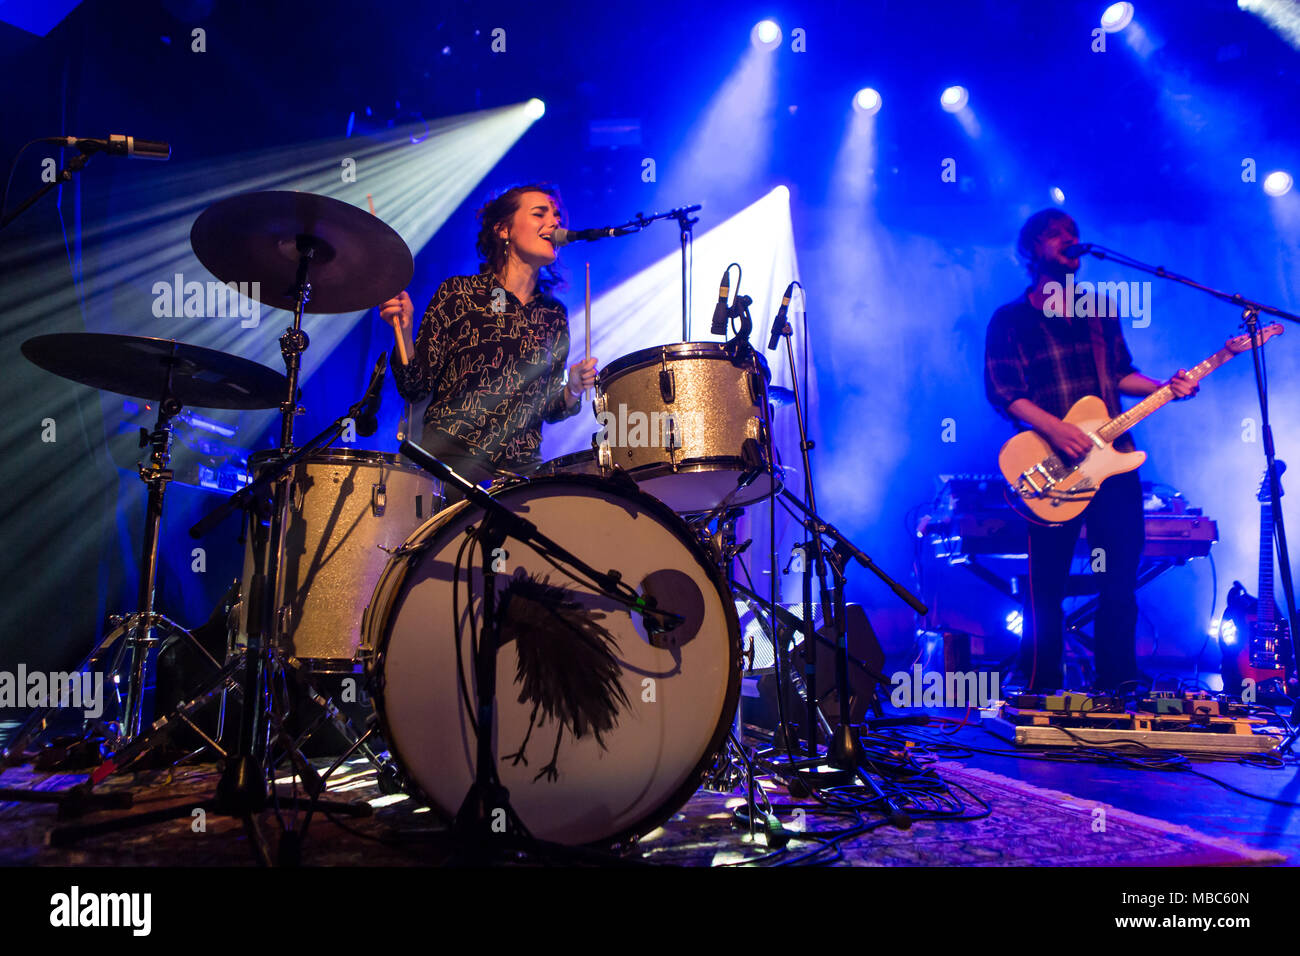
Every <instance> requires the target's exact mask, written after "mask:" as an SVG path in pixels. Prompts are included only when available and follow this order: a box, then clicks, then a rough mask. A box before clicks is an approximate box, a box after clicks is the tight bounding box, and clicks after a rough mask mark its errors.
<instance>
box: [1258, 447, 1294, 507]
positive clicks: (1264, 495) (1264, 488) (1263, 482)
mask: <svg viewBox="0 0 1300 956" xmlns="http://www.w3.org/2000/svg"><path fill="white" fill-rule="evenodd" d="M1273 464H1274V465H1276V466H1277V496H1278V497H1279V498H1281V497H1282V496H1283V495H1284V494H1286V492H1284V491H1283V490H1282V476H1283V475H1284V474H1286V462H1284V461H1283V460H1282V459H1280V458H1275V459H1273ZM1255 500H1257V501H1258V502H1259V503H1260V504H1268V503H1269V502H1270V501H1272V500H1273V496H1272V495H1270V494H1269V491H1268V472H1267V471H1265V472H1264V475H1263V477H1262V478H1260V479H1259V493H1258V494H1256V495H1255Z"/></svg>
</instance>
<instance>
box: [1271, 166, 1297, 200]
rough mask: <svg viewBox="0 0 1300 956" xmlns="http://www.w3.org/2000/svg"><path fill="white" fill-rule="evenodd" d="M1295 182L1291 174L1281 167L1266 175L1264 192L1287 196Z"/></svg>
mask: <svg viewBox="0 0 1300 956" xmlns="http://www.w3.org/2000/svg"><path fill="white" fill-rule="evenodd" d="M1294 184H1295V181H1294V180H1293V179H1292V178H1291V174H1290V173H1287V172H1283V171H1282V170H1280V169H1279V170H1277V171H1276V172H1272V173H1269V174H1268V175H1267V176H1265V177H1264V192H1266V193H1268V194H1269V195H1270V196H1285V195H1286V194H1287V193H1289V192H1290V191H1291V187H1292V186H1293V185H1294Z"/></svg>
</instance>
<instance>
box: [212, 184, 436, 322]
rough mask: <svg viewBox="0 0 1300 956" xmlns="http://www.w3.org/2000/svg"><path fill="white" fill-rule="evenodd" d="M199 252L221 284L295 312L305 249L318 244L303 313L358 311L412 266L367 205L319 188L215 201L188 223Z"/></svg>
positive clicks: (392, 288)
mask: <svg viewBox="0 0 1300 956" xmlns="http://www.w3.org/2000/svg"><path fill="white" fill-rule="evenodd" d="M190 245H191V246H193V247H194V254H195V255H196V256H198V257H199V261H200V262H202V263H203V264H204V265H205V266H207V267H208V270H209V271H210V272H211V273H212V274H213V275H214V276H216V277H217V278H218V279H220V280H221V281H222V282H250V283H251V282H256V283H257V284H258V286H257V291H256V294H254V295H253V296H252V298H254V299H256V300H257V301H259V302H261V303H263V304H264V305H269V306H271V307H272V308H276V309H284V310H286V311H288V312H292V311H293V308H294V298H295V293H296V288H297V274H298V261H299V258H300V256H301V249H302V248H303V247H305V246H307V245H310V246H311V247H312V249H313V256H312V259H311V265H310V267H309V271H308V274H307V280H308V281H309V282H310V283H311V298H310V299H308V300H307V306H306V308H305V309H304V311H306V312H313V313H330V312H358V311H361V310H362V309H370V308H373V307H374V306H377V305H379V304H380V303H381V302H384V301H385V300H387V299H391V298H392V297H393V296H395V295H397V293H399V292H401V291H402V289H404V288H406V285H407V283H409V282H410V281H411V276H412V275H413V274H414V272H415V263H414V262H413V261H412V259H411V250H410V249H409V248H407V245H406V243H405V242H403V241H402V237H401V236H399V235H398V234H397V233H396V232H395V231H394V230H393V228H392V227H391V226H389V225H388V224H387V223H386V222H384V221H383V220H382V219H380V218H378V217H377V216H372V215H370V213H368V212H366V211H365V210H363V209H358V208H357V207H356V206H353V205H350V204H348V203H345V202H342V201H341V200H338V199H332V198H330V197H329V196H320V195H317V194H316V193H303V192H292V191H287V190H280V191H277V190H271V191H266V192H252V193H243V194H242V195H239V196H231V197H229V198H228V199H222V200H220V201H219V202H215V203H213V204H212V205H211V206H209V207H208V208H207V209H205V210H203V212H202V213H200V215H199V218H198V219H196V220H195V221H194V226H193V227H192V228H191V229H190Z"/></svg>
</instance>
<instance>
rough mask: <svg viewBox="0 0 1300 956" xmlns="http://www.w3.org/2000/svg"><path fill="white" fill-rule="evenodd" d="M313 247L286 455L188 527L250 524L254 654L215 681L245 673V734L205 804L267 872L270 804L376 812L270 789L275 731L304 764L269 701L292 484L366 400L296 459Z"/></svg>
mask: <svg viewBox="0 0 1300 956" xmlns="http://www.w3.org/2000/svg"><path fill="white" fill-rule="evenodd" d="M317 248H318V246H317V244H316V241H315V240H314V239H313V238H312V237H310V236H299V237H298V251H299V261H298V273H297V280H296V281H297V289H296V297H295V303H294V324H293V327H292V328H290V329H288V330H286V331H285V333H284V335H283V336H281V338H280V349H281V353H282V354H283V356H284V362H285V367H286V369H287V371H288V387H287V395H286V396H285V401H284V402H283V403H281V406H280V409H281V414H282V416H283V420H282V423H281V432H280V437H281V452H282V456H281V457H280V458H279V459H278V460H275V461H272V462H269V463H268V464H267V466H266V468H265V469H264V471H263V473H262V474H261V475H259V476H258V478H257V479H256V480H255V481H254V482H253V483H252V484H250V485H247V486H245V487H244V488H241V489H240V490H239V491H237V492H235V493H234V494H233V495H231V496H230V497H229V498H228V499H226V501H225V502H223V503H222V504H221V505H220V506H218V507H217V508H216V509H214V510H213V511H212V512H211V513H210V514H209V515H207V516H206V517H205V518H204V519H203V520H201V521H200V522H199V523H198V524H196V525H195V526H194V527H193V528H191V529H190V534H191V536H192V537H196V538H197V537H202V536H203V535H204V534H206V533H207V532H208V531H210V530H212V529H213V528H214V527H216V525H217V524H218V523H220V521H221V520H222V519H223V518H225V517H226V516H227V515H228V514H230V513H231V512H232V511H234V510H236V509H237V508H244V509H246V511H247V512H248V516H249V523H250V525H251V526H252V534H253V544H252V554H253V568H254V570H253V575H252V579H251V582H250V585H249V594H248V596H247V600H248V602H249V610H248V646H247V648H246V649H245V651H244V652H243V657H242V660H241V659H239V658H236V660H235V662H233V666H232V664H227V665H226V668H225V669H223V671H222V673H221V675H219V677H218V682H219V683H224V682H225V681H226V680H228V679H230V675H231V674H232V672H233V671H235V670H240V669H242V676H241V678H240V680H239V683H238V689H239V698H240V704H241V706H240V723H239V734H238V737H237V739H236V743H235V747H234V750H233V752H231V753H229V754H226V755H225V756H226V762H225V768H224V770H223V771H222V775H221V780H220V782H219V783H218V784H217V790H216V794H215V796H214V797H213V798H212V799H210V800H208V801H205V802H203V803H201V804H200V806H201V807H203V808H204V809H205V810H207V811H208V812H210V813H216V814H221V815H224V816H231V817H236V818H238V819H240V820H241V821H242V822H243V824H244V829H245V831H246V832H247V833H248V834H249V836H250V838H251V839H250V842H251V844H252V848H253V852H254V854H255V856H256V859H257V861H258V862H259V863H261V864H263V865H270V864H271V862H272V861H271V856H270V853H269V852H268V850H267V846H266V841H265V839H264V837H263V836H262V833H261V830H260V828H259V827H258V824H257V818H256V816H255V814H256V813H258V812H259V811H261V810H262V809H264V808H265V807H266V806H267V804H268V802H269V801H270V800H272V799H274V800H275V801H276V803H277V805H279V806H287V807H291V808H294V809H308V808H311V807H313V806H315V807H321V808H324V809H328V810H333V811H337V812H340V813H345V814H350V815H354V816H368V815H369V814H370V812H371V810H370V806H369V805H368V804H360V805H357V804H353V803H344V802H340V801H322V800H320V799H319V793H316V794H314V795H313V796H311V797H284V796H281V795H279V794H278V793H276V792H275V789H274V787H273V785H272V782H271V770H272V767H271V762H270V756H271V753H270V736H271V733H270V732H271V730H272V728H274V729H275V730H276V732H277V735H278V737H279V739H280V740H281V741H282V742H283V744H284V749H285V753H286V756H288V757H289V758H290V759H291V761H293V763H294V766H295V768H296V769H298V770H299V772H300V773H302V768H303V767H304V766H306V765H307V764H306V760H305V758H304V757H303V756H302V754H301V752H299V751H297V749H296V747H295V746H294V742H293V741H292V740H288V739H287V735H285V734H284V732H283V729H282V726H281V724H282V715H279V714H278V713H276V704H275V695H274V694H273V693H271V687H270V676H269V675H274V674H276V673H279V672H280V670H282V669H283V667H284V661H283V658H282V655H281V653H280V649H279V647H278V645H277V644H276V643H275V642H274V641H273V640H271V639H270V637H269V635H272V634H274V633H275V628H276V627H277V626H278V622H280V621H281V620H282V619H283V618H282V614H281V610H282V608H281V605H280V604H279V603H278V602H277V600H276V597H275V596H276V595H277V594H278V589H277V580H278V575H279V570H280V568H281V566H282V563H283V555H284V547H285V536H286V532H287V522H286V520H285V519H286V515H287V513H288V505H289V487H288V486H289V484H290V482H289V481H288V480H287V478H288V475H289V473H290V472H291V471H292V469H293V467H294V466H295V465H296V464H297V463H298V462H299V461H300V460H301V459H302V458H305V457H306V456H307V455H308V454H310V453H311V452H313V451H315V450H316V449H317V448H322V447H325V446H327V445H329V444H330V443H331V442H332V441H333V440H334V439H335V438H336V437H337V436H338V435H339V434H340V433H341V432H342V430H343V427H344V425H343V423H344V421H345V419H346V418H348V417H349V416H353V417H354V416H355V415H357V414H359V412H360V408H361V405H362V404H363V402H364V399H363V400H362V402H358V403H357V404H356V405H355V406H354V407H353V408H352V409H349V411H348V413H347V415H344V416H343V417H341V418H339V419H337V420H336V421H335V422H334V423H333V425H331V426H330V427H329V428H327V429H326V430H325V431H324V432H322V433H321V434H320V435H318V436H316V437H315V438H313V439H312V440H311V441H310V442H308V443H307V444H306V445H304V446H303V447H302V448H301V449H298V450H297V451H294V450H293V449H292V447H291V445H292V442H293V419H294V416H295V415H296V414H297V410H298V402H297V395H298V370H299V365H300V356H301V354H302V352H303V351H304V350H305V349H306V348H307V345H308V339H307V335H306V333H304V332H303V331H302V316H303V312H304V311H305V309H306V305H307V302H308V300H309V299H310V297H311V283H310V281H309V278H308V268H309V265H310V263H311V261H312V259H313V258H314V257H315V255H316V251H317ZM321 248H323V249H324V250H325V252H326V253H328V251H329V249H328V246H322V247H321ZM272 486H274V492H273V496H272V500H273V504H272V508H271V521H270V528H269V529H264V528H263V526H262V522H261V521H260V520H258V518H257V514H256V509H257V500H258V498H259V496H260V495H262V494H264V493H265V491H266V490H268V489H270V488H271V487H272ZM203 699H206V695H202V694H201V695H199V697H197V698H196V699H195V701H194V702H191V703H195V702H198V701H201V700H203ZM188 708H189V705H185V706H184V707H183V708H182V710H183V711H187V710H188ZM166 724H167V720H166V719H165V720H163V721H159V722H158V723H157V724H155V725H154V730H155V732H157V733H158V734H160V735H163V734H165V731H166V729H167V728H166ZM140 752H142V751H141V748H132V749H131V750H130V751H127V752H122V753H118V754H114V756H113V758H110V761H109V764H110V765H111V766H110V767H109V768H108V770H107V773H101V776H100V777H99V779H103V777H104V776H107V774H108V773H111V772H114V771H115V770H116V769H119V768H120V767H122V766H125V765H126V764H127V763H129V762H131V761H133V760H135V759H136V758H137V757H138V756H139V753H140ZM303 778H304V783H305V784H311V783H314V782H318V781H312V779H311V776H309V775H306V774H303ZM322 785H323V784H322ZM191 811H192V808H191V807H180V808H172V809H170V810H160V811H157V812H155V813H146V814H140V815H138V816H135V817H127V818H124V819H121V820H112V821H108V822H106V823H103V824H94V825H90V826H78V827H63V828H59V829H56V830H55V831H54V832H52V833H51V835H50V839H51V843H57V844H58V845H66V844H68V843H72V842H74V841H76V840H79V839H82V838H84V837H87V836H94V835H97V834H100V833H105V832H116V831H118V830H126V829H130V828H133V827H138V826H145V825H148V824H151V823H155V822H159V821H161V820H168V819H175V818H177V817H179V816H187V815H189V814H190V813H191ZM288 833H289V831H286V836H288ZM280 850H281V857H280V861H281V862H283V863H288V864H296V863H298V862H299V853H300V850H301V844H300V840H299V839H298V834H296V833H295V834H293V836H292V837H290V838H288V839H285V840H282V842H281V845H280Z"/></svg>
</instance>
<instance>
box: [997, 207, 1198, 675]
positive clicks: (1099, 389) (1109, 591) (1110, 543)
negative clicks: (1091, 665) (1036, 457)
mask: <svg viewBox="0 0 1300 956" xmlns="http://www.w3.org/2000/svg"><path fill="white" fill-rule="evenodd" d="M1078 241H1079V229H1078V227H1077V226H1076V225H1075V223H1074V220H1073V219H1072V218H1070V217H1069V216H1068V215H1066V214H1065V213H1064V212H1061V211H1060V210H1057V209H1045V210H1043V211H1041V212H1037V213H1035V214H1034V215H1032V216H1030V217H1029V219H1028V220H1027V221H1026V222H1025V224H1024V226H1023V227H1022V228H1021V230H1020V238H1019V242H1018V251H1019V253H1020V256H1021V258H1022V259H1023V260H1024V262H1025V264H1026V267H1027V268H1028V270H1029V275H1030V278H1031V282H1030V286H1029V288H1028V289H1026V290H1025V292H1024V294H1023V295H1021V296H1020V297H1019V298H1018V299H1016V300H1015V301H1014V302H1009V303H1007V304H1006V305H1004V306H1002V307H1001V308H1000V309H998V310H997V311H996V312H995V313H993V318H992V319H991V320H990V322H989V328H988V336H987V338H986V340H985V350H984V389H985V393H986V394H987V395H988V399H989V401H990V402H992V403H993V406H994V407H995V408H996V409H997V410H998V411H999V412H1000V413H1001V414H1003V415H1004V416H1006V417H1007V418H1009V419H1011V421H1012V422H1013V423H1015V424H1016V425H1017V426H1018V427H1022V428H1023V427H1029V428H1033V429H1034V430H1035V431H1037V432H1038V433H1039V434H1040V435H1041V436H1042V437H1043V439H1044V440H1046V441H1047V442H1048V443H1050V444H1051V445H1052V446H1053V447H1054V448H1055V449H1056V451H1057V452H1058V453H1060V454H1061V455H1063V456H1065V457H1066V458H1067V459H1079V458H1082V457H1083V456H1084V455H1086V454H1087V452H1088V450H1089V449H1090V448H1092V447H1093V445H1092V442H1091V441H1090V440H1089V438H1088V436H1087V435H1086V434H1085V433H1084V432H1083V430H1082V429H1080V428H1078V427H1077V426H1075V425H1071V424H1068V423H1066V422H1064V421H1062V419H1063V418H1064V417H1065V414H1066V412H1067V411H1068V410H1069V408H1070V406H1071V405H1073V404H1074V403H1075V402H1076V401H1078V400H1079V399H1080V398H1083V397H1084V396H1085V395H1097V396H1100V397H1101V398H1102V399H1103V400H1104V401H1105V403H1106V409H1107V411H1108V412H1109V414H1110V415H1111V416H1114V415H1117V414H1119V413H1120V411H1121V409H1120V404H1119V396H1120V394H1121V393H1122V394H1124V395H1136V396H1143V395H1149V394H1151V393H1152V392H1153V391H1155V390H1156V389H1158V388H1160V387H1161V385H1162V384H1168V385H1169V386H1170V388H1171V389H1172V390H1173V392H1174V394H1175V395H1176V396H1177V397H1178V398H1180V399H1181V398H1191V397H1192V396H1193V395H1195V394H1196V392H1197V390H1198V386H1197V385H1196V383H1195V382H1194V381H1193V380H1192V379H1190V378H1189V377H1188V376H1187V372H1186V370H1180V371H1179V372H1178V374H1177V375H1176V376H1174V377H1173V378H1172V379H1170V380H1169V382H1168V383H1161V382H1157V381H1155V380H1154V379H1151V378H1148V377H1147V376H1145V375H1143V374H1141V373H1140V372H1138V370H1137V369H1136V368H1135V367H1134V365H1133V359H1132V356H1131V355H1130V354H1129V350H1128V346H1127V345H1126V344H1125V342H1124V334H1123V330H1122V328H1121V326H1120V320H1119V319H1118V318H1116V317H1115V310H1114V309H1113V308H1111V309H1105V310H1103V309H1102V308H1098V309H1097V310H1096V311H1097V312H1102V311H1105V312H1107V313H1108V315H1109V316H1110V317H1102V318H1098V317H1095V316H1092V317H1084V316H1078V317H1076V316H1075V315H1074V303H1073V302H1070V301H1064V303H1063V306H1064V307H1063V309H1061V310H1060V311H1063V312H1064V315H1058V314H1054V313H1055V311H1056V310H1055V305H1056V304H1058V303H1061V302H1062V299H1063V297H1062V296H1061V295H1059V294H1057V295H1056V296H1052V299H1053V307H1051V308H1046V307H1045V303H1046V302H1047V301H1048V299H1049V296H1051V291H1052V290H1051V289H1049V288H1048V286H1049V283H1053V282H1055V283H1061V284H1062V285H1064V283H1065V278H1066V275H1067V274H1069V273H1072V272H1075V271H1076V270H1077V269H1078V268H1079V259H1078V255H1077V254H1076V255H1074V256H1070V255H1067V250H1068V248H1069V247H1070V246H1071V245H1073V244H1075V243H1077V242H1078ZM1115 447H1116V449H1117V450H1120V451H1132V450H1133V443H1132V439H1131V438H1129V436H1128V434H1127V433H1125V434H1124V435H1121V436H1120V437H1119V438H1118V439H1116V441H1115ZM1084 519H1086V520H1087V525H1088V548H1089V551H1090V552H1092V553H1096V549H1097V548H1101V549H1102V555H1103V556H1104V568H1105V570H1104V571H1102V570H1100V568H1101V567H1102V564H1101V563H1100V562H1098V563H1097V565H1096V566H1097V567H1098V569H1099V570H1098V572H1097V573H1099V574H1100V575H1101V580H1100V582H1099V584H1100V595H1099V597H1100V604H1099V607H1098V611H1097V618H1096V627H1095V648H1094V650H1095V658H1096V660H1095V664H1096V675H1095V679H1094V682H1093V683H1094V687H1095V689H1097V690H1116V689H1119V688H1120V686H1121V685H1122V684H1124V683H1126V682H1127V681H1131V680H1135V679H1137V677H1138V669H1137V652H1136V630H1137V596H1136V593H1135V592H1136V591H1137V570H1138V562H1139V559H1140V558H1141V556H1142V546H1143V542H1144V527H1143V513H1142V484H1141V482H1140V481H1139V479H1138V476H1137V472H1136V471H1132V472H1125V473H1122V474H1118V475H1114V476H1112V477H1110V478H1108V479H1107V480H1106V481H1104V482H1103V483H1102V484H1101V487H1100V488H1099V489H1098V490H1097V493H1096V496H1095V497H1094V498H1093V499H1092V501H1091V502H1089V504H1088V507H1087V508H1086V509H1085V510H1084V512H1083V514H1082V515H1081V516H1080V517H1077V518H1075V519H1073V520H1071V521H1067V522H1064V523H1062V524H1050V525H1049V524H1043V523H1041V522H1035V521H1032V520H1031V521H1030V525H1029V601H1028V604H1027V605H1026V608H1025V615H1024V637H1023V638H1022V639H1021V642H1020V655H1019V660H1018V662H1017V667H1016V671H1017V672H1016V675H1015V678H1016V680H1015V682H1016V683H1019V684H1023V685H1024V687H1025V689H1026V690H1027V691H1030V692H1033V693H1042V692H1044V691H1053V690H1058V689H1061V688H1062V687H1064V673H1063V670H1062V660H1061V654H1062V633H1061V632H1062V613H1061V602H1062V601H1063V600H1064V599H1065V584H1066V578H1067V577H1068V576H1069V572H1070V560H1071V558H1072V556H1073V554H1074V546H1075V542H1076V541H1077V540H1078V537H1079V527H1080V525H1081V524H1082V523H1083V521H1084Z"/></svg>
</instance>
